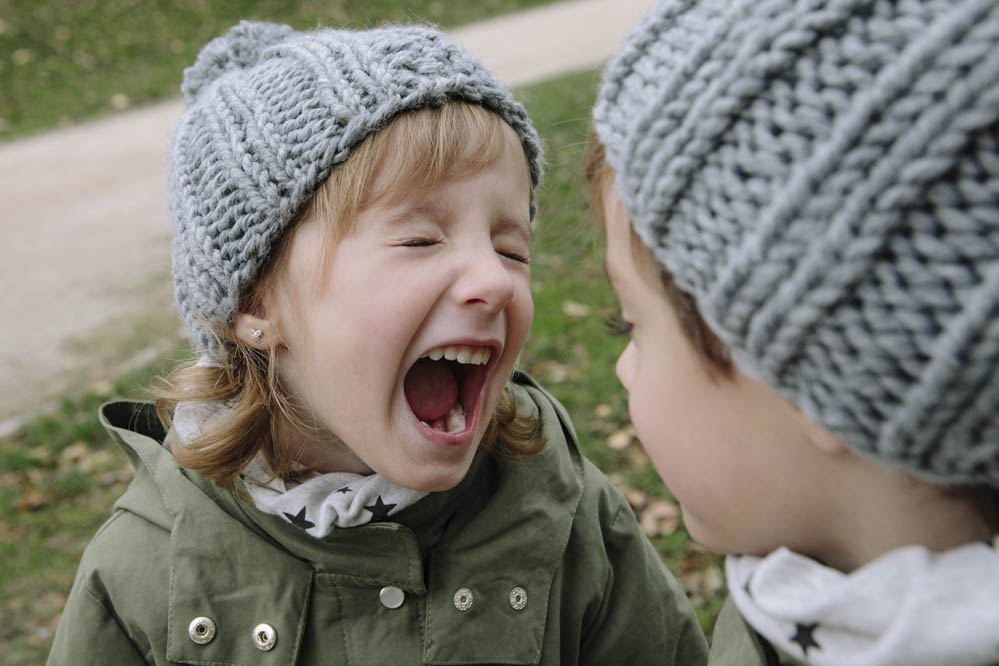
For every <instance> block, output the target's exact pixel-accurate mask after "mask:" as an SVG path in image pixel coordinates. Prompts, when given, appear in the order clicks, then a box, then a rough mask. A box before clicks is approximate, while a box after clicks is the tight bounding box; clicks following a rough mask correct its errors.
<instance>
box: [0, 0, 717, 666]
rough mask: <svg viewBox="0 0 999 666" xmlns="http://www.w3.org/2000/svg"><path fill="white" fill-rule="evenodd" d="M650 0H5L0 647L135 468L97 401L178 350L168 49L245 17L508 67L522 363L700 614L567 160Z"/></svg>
mask: <svg viewBox="0 0 999 666" xmlns="http://www.w3.org/2000/svg"><path fill="white" fill-rule="evenodd" d="M651 4H652V0H576V1H570V2H561V3H553V2H546V1H545V0H477V1H476V2H458V1H452V2H441V1H429V0H423V1H419V0H414V1H409V2H400V1H398V0H366V1H365V0H326V1H322V2H320V1H316V0H303V1H300V2H291V1H280V0H273V1H257V2H251V1H235V0H231V1H208V0H187V1H185V2H172V1H167V0H159V1H156V0H72V1H71V2H65V1H64V0H0V211H2V212H0V224H2V230H3V233H4V240H3V241H2V242H0V280H2V285H3V289H2V290H0V299H3V300H0V306H2V309H0V312H3V314H4V320H5V324H4V329H5V331H4V332H3V333H0V336H2V337H0V339H3V340H4V342H5V343H6V344H4V345H0V562H2V563H3V565H2V567H0V617H3V618H4V620H5V621H4V622H2V623H0V654H2V655H4V656H3V658H2V661H3V662H4V663H5V664H11V665H15V664H18V665H19V664H40V663H44V660H45V655H46V654H47V650H48V645H49V644H50V642H51V638H52V634H53V632H54V630H55V626H56V623H57V622H58V616H59V612H60V611H61V608H62V604H63V603H64V601H65V598H66V594H67V592H68V591H69V587H70V586H71V584H72V580H73V575H74V573H75V569H76V564H77V562H78V560H79V557H80V554H81V553H82V551H83V548H84V547H85V546H86V544H87V542H88V541H89V539H90V538H91V536H92V535H93V533H94V532H95V531H96V529H97V528H98V527H99V526H100V524H101V523H102V522H103V521H104V520H105V519H106V518H107V516H108V515H109V512H110V510H111V506H112V504H113V503H114V500H115V499H116V498H117V497H118V496H119V495H120V494H121V492H122V491H123V489H124V487H125V485H126V484H127V482H128V481H129V479H130V478H131V470H130V469H129V468H128V464H127V462H126V460H125V457H124V455H123V454H122V453H121V452H120V451H118V450H117V449H116V448H115V447H114V445H113V444H112V443H111V442H110V440H109V439H108V438H107V436H106V435H105V434H104V433H103V432H102V430H101V428H100V426H99V424H98V422H97V418H96V409H97V407H98V406H99V405H100V404H101V403H102V402H104V401H106V400H108V399H110V398H112V397H118V396H122V397H129V398H136V399H144V398H147V397H148V393H146V391H145V389H146V387H148V386H149V385H150V384H151V383H153V382H154V381H155V380H156V378H157V377H158V376H159V375H161V374H162V373H164V372H166V371H167V370H169V368H171V367H172V366H174V365H175V364H177V363H179V362H183V361H185V360H187V359H189V357H190V350H189V349H188V347H187V345H186V343H185V342H184V340H183V335H182V332H181V330H180V328H179V320H178V318H177V314H176V311H175V309H174V305H173V295H172V284H171V282H170V278H169V239H170V227H169V219H168V217H167V211H166V203H165V202H166V196H165V163H166V145H167V140H168V136H169V130H170V126H171V124H172V122H173V120H174V119H175V118H176V116H177V114H179V113H180V109H181V108H182V103H181V101H180V100H179V85H180V80H181V74H182V71H183V69H184V67H186V66H188V65H189V64H191V63H192V62H193V61H194V59H195V57H196V56H197V53H198V51H199V50H200V48H201V47H202V46H203V45H204V44H205V43H206V42H207V41H208V40H210V39H212V38H213V37H216V36H218V35H220V34H222V33H223V32H225V31H226V30H227V29H228V28H229V27H231V26H232V25H234V24H235V23H237V22H238V21H239V20H241V19H254V20H268V21H275V22H280V23H287V24H289V25H292V26H293V27H295V28H299V29H304V28H310V27H316V26H320V25H321V26H343V27H352V28H364V27H373V26H376V25H379V24H381V23H385V22H405V23H410V22H419V23H434V24H438V25H440V26H441V27H442V28H444V29H445V30H446V31H447V32H448V33H449V34H450V35H451V36H452V38H454V39H455V40H456V41H458V42H459V43H461V44H463V45H464V46H466V47H467V48H469V49H470V50H472V51H473V52H474V53H476V54H478V55H479V56H480V57H481V58H482V59H483V60H484V61H485V62H486V63H487V65H489V66H490V67H491V68H492V69H493V70H494V71H495V72H496V73H497V75H498V76H499V77H500V78H501V79H502V80H504V82H506V83H507V84H508V85H511V86H512V87H514V89H515V94H516V96H517V97H518V99H520V100H521V101H522V102H523V103H524V104H525V105H526V106H527V108H528V111H529V112H530V114H531V116H532V118H533V119H534V121H535V123H536V124H537V126H538V129H539V131H540V132H541V135H542V137H543V138H544V140H545V143H546V147H547V151H548V162H549V171H548V173H547V176H546V181H545V185H544V188H543V190H542V191H541V192H540V194H539V214H538V233H537V235H536V241H535V246H534V248H533V250H532V280H533V290H534V297H535V311H536V314H535V322H534V327H533V329H532V333H531V337H530V339H529V341H528V343H527V346H526V347H525V351H524V354H523V357H522V358H523V361H522V367H523V368H524V369H525V370H527V371H528V372H530V373H531V374H532V375H534V376H535V377H536V378H538V379H539V381H541V382H542V383H543V384H544V385H546V386H547V387H548V388H549V389H550V390H551V391H552V392H553V393H554V394H555V396H556V397H558V398H559V399H560V400H561V401H562V402H564V403H565V405H566V406H567V408H568V409H569V411H570V413H571V415H572V417H573V419H574V422H575V425H576V430H577V432H578V433H579V435H580V439H581V444H582V447H583V450H584V453H585V454H586V455H587V456H589V457H590V458H591V459H592V460H594V462H596V463H597V464H598V466H600V467H601V468H602V469H603V470H604V471H605V472H606V473H608V474H609V475H610V476H611V478H612V479H613V480H614V482H615V483H616V484H617V485H618V486H619V487H620V488H621V489H622V491H623V492H624V493H625V495H626V496H627V497H628V500H629V502H630V503H631V505H632V507H633V508H634V510H635V512H636V514H637V515H638V517H639V520H640V522H641V524H642V526H643V528H644V529H645V531H646V533H647V534H649V536H650V538H652V540H653V543H655V545H656V547H657V548H658V550H659V552H660V553H661V554H662V556H663V558H664V561H665V562H666V564H667V565H668V566H669V567H670V568H671V569H672V570H673V572H674V573H675V574H676V575H677V577H678V578H679V579H680V580H681V582H682V583H683V584H684V585H685V587H686V588H687V590H688V593H689V595H690V597H691V599H692V601H693V602H694V604H695V607H696V608H697V610H698V613H699V616H700V619H701V621H702V624H703V625H704V627H705V629H706V630H707V629H709V628H710V626H711V625H712V624H713V619H714V616H715V614H716V613H717V611H718V609H719V607H720V602H721V599H722V594H723V589H722V588H723V580H722V574H721V568H720V561H719V560H718V558H716V557H715V556H712V555H709V554H707V553H704V552H702V551H701V550H700V549H699V548H697V547H696V546H695V545H694V544H692V543H691V542H690V541H689V540H688V538H687V535H686V532H685V531H684V530H683V527H682V526H681V525H680V519H679V510H678V508H677V507H676V505H675V504H674V502H673V501H672V499H671V498H670V496H669V494H668V492H667V491H666V489H665V488H664V487H663V486H662V484H661V482H660V481H659V480H658V477H657V476H656V474H655V471H654V470H653V469H652V467H651V465H650V464H649V462H648V459H647V458H646V456H645V454H644V453H643V452H642V450H641V448H640V446H639V445H638V443H637V441H636V440H635V437H634V430H633V429H632V428H631V426H630V421H629V419H628V414H627V403H626V397H625V395H624V393H623V391H622V390H621V388H620V386H619V384H618V382H617V379H616V378H615V377H614V371H613V364H614V361H615V359H616V357H617V354H618V353H619V352H620V350H621V348H622V347H623V345H624V340H622V339H619V338H612V337H610V336H608V335H607V333H606V326H605V321H606V319H607V318H608V317H609V316H611V315H613V314H614V313H615V312H616V308H617V304H616V301H615V299H614V296H613V293H612V292H611V290H610V288H609V287H608V286H607V284H606V282H605V280H604V278H603V274H602V269H601V261H602V257H603V248H602V240H601V239H600V234H599V233H597V232H595V231H594V228H595V227H594V222H593V218H592V216H591V215H590V212H589V210H588V204H587V198H586V191H585V184H584V182H583V180H582V177H581V173H580V170H579V161H580V156H581V154H582V151H583V148H584V147H585V143H586V140H587V137H588V133H589V112H590V107H591V105H592V102H593V98H594V95H595V92H596V87H597V84H598V82H599V65H600V63H601V62H603V61H604V60H605V59H606V57H607V56H608V55H609V54H610V53H611V52H612V51H613V49H614V46H615V45H616V44H617V42H618V41H619V40H620V39H621V38H622V37H623V36H624V34H625V32H626V30H627V28H628V27H629V26H630V25H631V24H632V23H634V21H635V20H637V18H638V17H639V16H640V15H641V13H642V11H644V9H646V8H648V7H649V6H650V5H651Z"/></svg>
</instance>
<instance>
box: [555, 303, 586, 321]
mask: <svg viewBox="0 0 999 666" xmlns="http://www.w3.org/2000/svg"><path fill="white" fill-rule="evenodd" d="M590 311H591V310H590V306H589V305H584V304H582V303H577V302H576V301H565V302H563V303H562V314H564V315H565V316H566V317H568V318H569V319H583V318H584V317H589V316H590Z"/></svg>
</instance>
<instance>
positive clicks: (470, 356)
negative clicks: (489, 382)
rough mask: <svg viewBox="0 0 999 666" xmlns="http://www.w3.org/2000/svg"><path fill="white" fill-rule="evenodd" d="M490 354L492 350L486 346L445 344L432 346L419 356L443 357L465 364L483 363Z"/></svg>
mask: <svg viewBox="0 0 999 666" xmlns="http://www.w3.org/2000/svg"><path fill="white" fill-rule="evenodd" d="M492 355H493V350H492V349H489V348H488V347H470V346H468V345H447V346H446V347H434V348H433V349H431V350H430V351H428V352H427V353H426V354H424V355H423V356H421V357H420V358H429V359H430V360H431V361H439V360H441V359H442V358H444V359H447V360H449V361H457V362H458V363H463V364H465V365H485V364H486V363H488V362H489V359H490V357H492Z"/></svg>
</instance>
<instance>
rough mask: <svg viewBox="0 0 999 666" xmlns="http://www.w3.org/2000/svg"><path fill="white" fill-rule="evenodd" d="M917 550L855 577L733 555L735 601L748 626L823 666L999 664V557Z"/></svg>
mask: <svg viewBox="0 0 999 666" xmlns="http://www.w3.org/2000/svg"><path fill="white" fill-rule="evenodd" d="M997 543H999V540H997V541H996V542H993V543H989V544H987V543H972V544H966V545H964V546H961V547H959V548H955V549H953V550H949V551H946V552H943V553H934V552H932V551H930V550H927V549H926V548H923V547H921V546H909V547H906V548H900V549H898V550H896V551H893V552H890V553H887V554H886V555H883V556H882V557H879V558H878V559H876V560H874V561H873V562H870V563H868V564H866V565H865V566H863V567H861V568H860V569H858V570H856V571H854V572H853V573H850V574H844V573H841V572H839V571H837V570H835V569H831V568H829V567H827V566H824V565H822V564H819V563H818V562H816V561H814V560H812V559H809V558H807V557H803V556H801V555H798V554H795V553H792V552H791V551H789V550H787V549H785V548H781V549H778V550H776V551H774V552H773V553H771V554H770V555H768V556H767V557H765V558H762V559H761V558H758V557H750V556H736V555H730V556H728V558H727V559H726V562H725V568H726V576H727V579H728V586H729V591H730V593H731V595H732V598H733V601H734V602H735V604H736V606H737V607H738V608H739V611H740V612H741V613H742V616H743V617H744V618H745V619H746V621H747V622H748V623H749V624H750V625H751V626H752V627H753V628H754V629H756V630H757V631H758V632H759V633H760V634H761V635H762V636H763V637H764V638H766V639H767V640H768V641H770V643H772V644H773V645H774V646H776V647H777V648H779V649H780V650H781V651H782V652H784V653H786V654H788V655H791V656H793V657H795V658H797V659H801V660H803V661H806V662H807V663H809V664H813V665H815V666H868V665H869V666H889V665H892V664H898V665H899V666H919V665H921V664H925V665H926V666H930V665H932V666H941V665H944V664H945V665H946V666H962V665H967V666H981V665H982V664H994V663H999V552H997V550H996V547H997Z"/></svg>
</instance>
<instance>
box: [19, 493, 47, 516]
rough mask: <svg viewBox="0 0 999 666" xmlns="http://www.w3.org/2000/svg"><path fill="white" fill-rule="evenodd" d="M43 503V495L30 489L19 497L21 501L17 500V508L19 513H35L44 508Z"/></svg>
mask: <svg viewBox="0 0 999 666" xmlns="http://www.w3.org/2000/svg"><path fill="white" fill-rule="evenodd" d="M45 502H46V499H45V495H43V494H42V493H41V492H39V491H38V490H37V489H35V488H31V489H29V490H26V491H25V492H24V494H23V495H21V499H19V500H17V508H18V510H19V511H37V510H38V509H40V508H42V507H43V506H45Z"/></svg>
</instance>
